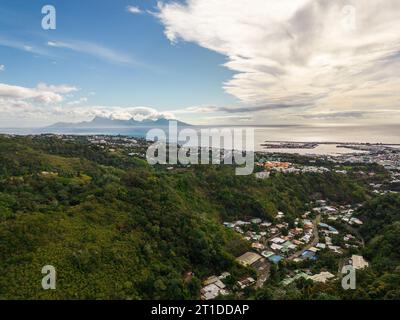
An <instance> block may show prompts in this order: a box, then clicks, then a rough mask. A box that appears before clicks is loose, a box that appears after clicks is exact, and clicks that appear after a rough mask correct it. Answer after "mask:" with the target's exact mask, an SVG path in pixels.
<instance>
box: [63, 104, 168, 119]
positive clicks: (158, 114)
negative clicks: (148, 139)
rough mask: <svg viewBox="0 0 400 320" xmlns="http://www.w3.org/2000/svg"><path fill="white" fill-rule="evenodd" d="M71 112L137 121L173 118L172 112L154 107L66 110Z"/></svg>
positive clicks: (89, 117) (97, 107) (87, 115)
mask: <svg viewBox="0 0 400 320" xmlns="http://www.w3.org/2000/svg"><path fill="white" fill-rule="evenodd" d="M71 111H72V112H73V113H74V115H75V116H76V117H78V118H82V117H84V118H87V119H91V118H93V117H96V116H99V117H104V118H110V119H118V120H129V119H134V120H137V121H142V120H145V119H152V120H156V119H160V118H166V119H175V116H174V114H173V113H171V112H168V111H165V112H162V111H157V110H156V109H153V108H150V107H116V106H114V107H106V106H92V107H86V108H76V109H72V110H68V112H71Z"/></svg>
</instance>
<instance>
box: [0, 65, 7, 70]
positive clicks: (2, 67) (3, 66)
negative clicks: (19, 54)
mask: <svg viewBox="0 0 400 320" xmlns="http://www.w3.org/2000/svg"><path fill="white" fill-rule="evenodd" d="M4 70H6V67H5V65H4V64H0V72H1V71H4Z"/></svg>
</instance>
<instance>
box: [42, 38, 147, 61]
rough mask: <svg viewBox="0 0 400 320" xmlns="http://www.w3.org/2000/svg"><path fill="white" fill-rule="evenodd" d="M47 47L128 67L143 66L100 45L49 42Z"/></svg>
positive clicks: (81, 42)
mask: <svg viewBox="0 0 400 320" xmlns="http://www.w3.org/2000/svg"><path fill="white" fill-rule="evenodd" d="M47 45H48V46H49V47H53V48H60V49H68V50H72V51H75V52H79V53H85V54H88V55H91V56H94V57H97V58H99V59H102V60H105V61H108V62H112V63H116V64H121V65H128V66H140V65H141V64H140V63H139V62H137V61H135V60H134V59H133V58H131V57H130V56H128V55H126V54H124V53H121V52H118V51H115V50H113V49H110V48H107V47H104V46H101V45H98V44H96V43H92V42H87V41H68V42H62V41H48V42H47Z"/></svg>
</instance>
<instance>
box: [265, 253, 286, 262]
mask: <svg viewBox="0 0 400 320" xmlns="http://www.w3.org/2000/svg"><path fill="white" fill-rule="evenodd" d="M268 259H269V260H270V261H272V262H274V263H278V262H279V261H281V260H282V259H283V257H281V256H278V255H276V254H275V255H273V256H271V257H269V258H268Z"/></svg>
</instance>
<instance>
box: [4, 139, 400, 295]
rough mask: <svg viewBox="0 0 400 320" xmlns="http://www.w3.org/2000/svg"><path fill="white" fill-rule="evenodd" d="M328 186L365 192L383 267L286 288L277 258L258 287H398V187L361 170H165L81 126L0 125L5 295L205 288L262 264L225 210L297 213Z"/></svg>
mask: <svg viewBox="0 0 400 320" xmlns="http://www.w3.org/2000/svg"><path fill="white" fill-rule="evenodd" d="M325 198H327V199H330V200H332V201H335V202H337V203H360V202H363V201H365V203H366V204H365V205H364V206H363V207H362V208H360V210H359V215H360V217H366V218H367V219H368V221H369V222H368V223H367V224H365V225H364V226H363V227H362V229H361V230H360V232H361V233H362V235H363V237H364V238H365V240H366V242H367V243H366V247H365V249H364V250H365V255H366V257H368V259H369V261H372V265H373V266H374V267H373V268H371V269H368V270H367V271H365V274H363V275H362V276H361V278H360V281H363V282H365V284H366V285H365V286H362V289H360V290H363V292H358V291H357V292H351V293H342V292H339V290H338V289H337V286H338V283H332V284H329V285H312V284H310V283H303V282H301V283H296V284H295V286H294V287H293V288H290V289H287V290H286V291H282V289H279V288H278V285H277V284H278V282H279V268H281V267H282V266H277V267H276V270H275V269H274V270H272V272H273V276H272V277H271V278H272V280H271V281H270V282H268V284H267V285H266V286H265V288H262V289H260V290H259V291H256V292H252V293H251V295H249V298H252V299H279V298H282V299H286V298H288V299H292V298H295V299H324V298H337V299H346V298H349V299H350V298H355V297H365V298H391V297H397V298H400V291H399V289H397V288H400V269H399V261H400V251H399V250H400V249H399V248H400V220H399V219H400V211H399V208H400V198H399V197H398V196H387V197H383V198H372V197H371V196H370V195H369V193H368V191H367V184H366V183H365V182H364V181H362V180H359V179H356V178H354V177H353V176H351V175H349V176H343V175H339V174H336V173H330V172H328V173H324V174H316V173H307V174H300V175H291V174H288V175H281V174H275V175H273V176H271V178H270V179H267V180H258V179H256V178H255V177H254V175H252V176H235V173H234V168H233V167H232V166H224V165H219V166H211V165H210V166H207V165H199V166H192V167H190V168H189V167H186V168H178V167H177V168H175V169H174V170H166V169H165V168H164V167H161V166H160V167H157V166H156V167H152V166H149V165H148V164H147V162H146V161H145V160H144V159H143V158H140V157H136V156H135V157H132V156H128V155H127V153H126V152H125V151H124V150H117V151H116V152H109V151H108V150H106V149H102V148H100V147H98V146H95V145H91V144H89V143H87V141H86V140H85V139H84V138H83V137H82V138H77V139H76V140H74V141H64V140H61V139H58V138H56V137H48V136H37V137H30V136H28V137H6V136H3V137H2V136H0V273H1V277H0V299H198V298H199V295H200V293H199V292H200V286H201V281H202V280H203V279H204V278H206V277H208V276H210V275H212V274H219V273H221V272H224V271H229V272H230V273H231V274H232V277H233V278H234V279H236V278H239V277H241V276H243V275H246V274H251V272H252V270H249V269H248V268H244V267H242V266H240V265H238V264H237V263H236V262H235V257H237V256H238V255H241V254H242V253H244V252H246V251H247V250H248V243H246V242H244V241H243V240H242V239H241V238H240V237H239V236H238V235H237V234H236V233H234V232H233V231H231V230H229V229H227V228H224V227H223V225H222V222H223V221H226V220H233V219H240V218H244V217H260V218H262V219H265V220H268V221H274V219H275V216H276V214H277V212H278V211H283V212H285V213H286V214H287V215H288V217H289V218H290V219H293V220H294V219H295V218H297V217H299V216H300V215H301V214H303V213H304V211H306V210H307V209H308V208H307V203H309V202H310V201H311V200H315V199H325ZM326 259H329V257H327V258H326ZM45 265H53V266H55V268H56V270H57V290H48V291H45V290H43V289H42V287H41V279H42V277H43V275H42V274H41V269H42V267H43V266H45ZM188 273H192V274H194V276H193V277H190V278H188V277H187V276H186V275H187V274H188ZM274 277H275V278H276V281H275V282H274V280H273V279H274Z"/></svg>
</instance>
